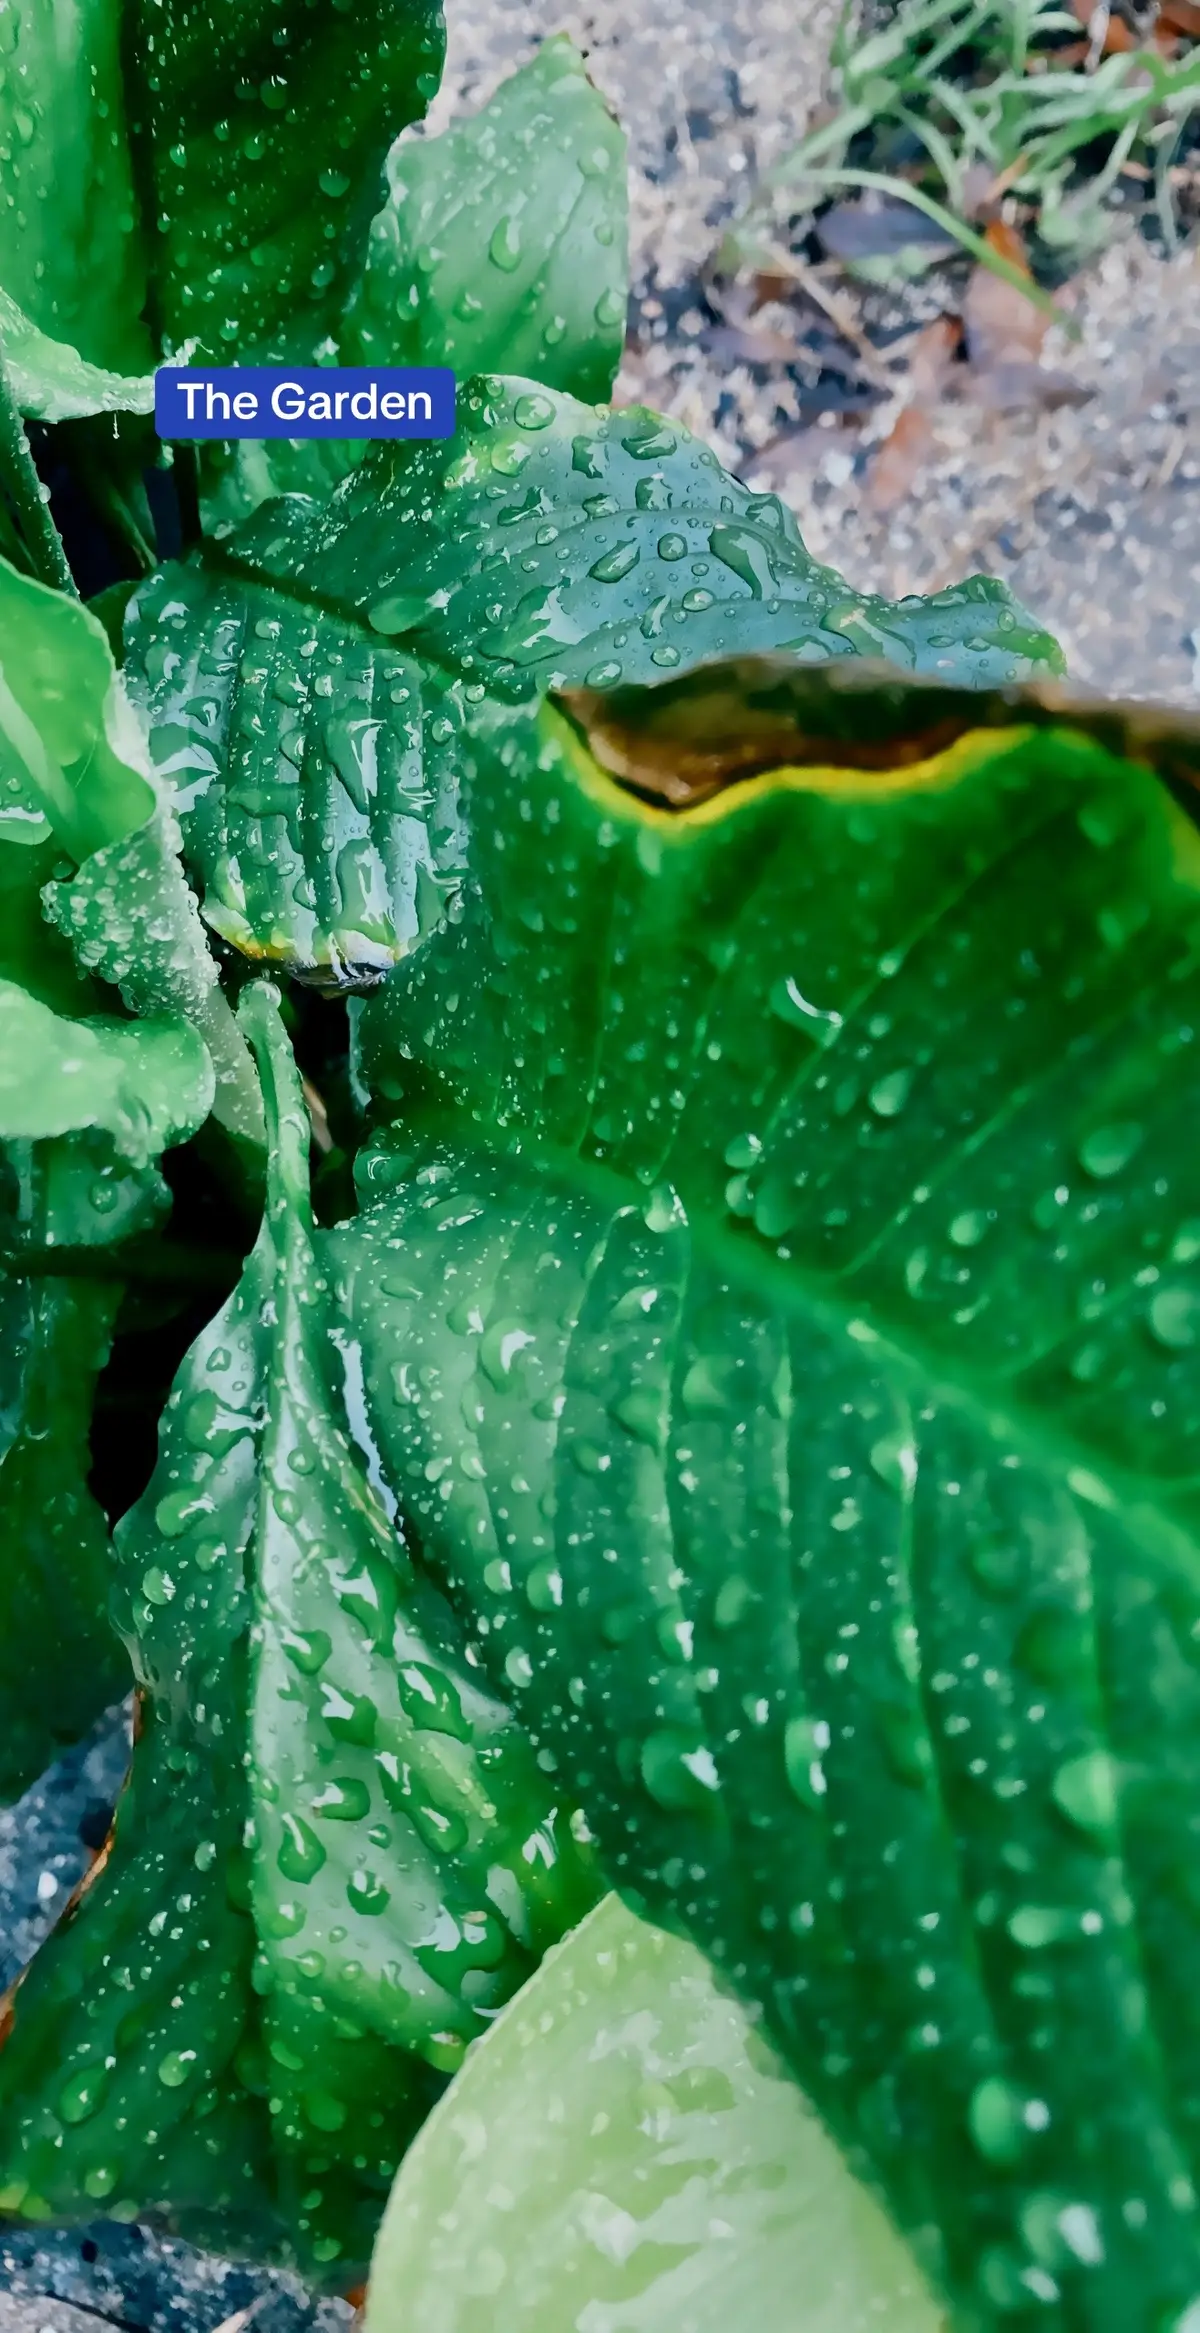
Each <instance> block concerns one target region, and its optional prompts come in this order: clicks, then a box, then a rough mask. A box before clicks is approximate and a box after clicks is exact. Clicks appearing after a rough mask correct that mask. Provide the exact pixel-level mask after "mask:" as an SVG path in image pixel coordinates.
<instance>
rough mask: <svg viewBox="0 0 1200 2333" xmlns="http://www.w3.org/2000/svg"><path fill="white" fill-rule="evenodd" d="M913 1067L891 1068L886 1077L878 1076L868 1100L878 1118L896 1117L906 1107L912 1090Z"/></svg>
mask: <svg viewBox="0 0 1200 2333" xmlns="http://www.w3.org/2000/svg"><path fill="white" fill-rule="evenodd" d="M912 1082H913V1073H912V1071H911V1069H891V1070H889V1071H888V1073H887V1076H886V1077H880V1078H877V1079H876V1081H875V1084H874V1085H873V1086H872V1087H871V1090H870V1092H869V1094H868V1095H867V1100H868V1101H869V1103H870V1105H871V1108H872V1109H873V1110H874V1112H875V1115H876V1117H877V1118H894V1117H895V1116H896V1115H897V1113H898V1112H899V1111H900V1110H902V1109H903V1108H904V1105H905V1103H906V1101H907V1100H908V1097H909V1095H910V1093H911V1092H912Z"/></svg>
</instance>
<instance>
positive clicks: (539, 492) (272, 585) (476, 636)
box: [126, 382, 1061, 984]
mask: <svg viewBox="0 0 1200 2333" xmlns="http://www.w3.org/2000/svg"><path fill="white" fill-rule="evenodd" d="M460 416H461V419H462V422H463V432H462V435H460V437H458V438H456V439H455V440H454V441H452V442H451V443H449V444H437V443H429V444H423V445H400V446H396V445H392V446H386V447H381V448H379V449H377V450H376V451H375V452H374V453H373V454H372V456H371V457H370V459H369V460H368V461H367V462H366V463H365V464H364V465H363V466H362V467H361V468H360V469H359V470H357V471H356V472H355V473H354V474H353V476H352V477H351V478H349V479H347V480H346V482H345V483H344V485H343V486H342V487H341V488H340V489H339V490H338V492H337V493H336V494H335V496H334V497H333V500H332V502H331V503H330V504H329V506H328V508H327V509H325V510H322V509H320V508H319V507H317V506H316V505H315V504H314V503H312V502H310V501H307V500H305V499H303V498H301V497H299V496H296V497H293V498H290V499H281V500H279V501H278V502H274V503H270V504H268V505H266V507H264V508H263V509H262V510H261V511H260V512H258V513H257V514H256V516H255V517H254V518H253V519H252V520H250V521H249V522H248V523H247V524H246V525H245V526H244V527H242V528H241V529H240V530H239V531H238V532H236V533H235V534H233V535H231V536H229V537H227V538H226V539H225V540H224V541H223V542H222V543H221V544H220V545H219V546H217V545H210V546H208V547H207V548H206V549H204V550H202V551H201V552H200V553H199V554H197V556H196V557H195V558H194V559H193V560H191V561H190V562H189V563H188V565H187V566H186V568H183V569H180V568H176V567H172V568H169V569H167V570H166V571H165V572H164V574H163V575H162V576H161V577H156V578H152V579H151V581H150V582H149V583H148V584H146V585H145V586H144V587H143V589H142V590H141V592H140V593H139V594H138V596H137V598H136V599H135V601H134V602H133V604H132V607H131V611H130V616H129V620H128V627H127V639H128V655H127V663H126V676H127V679H128V682H129V686H130V688H131V691H132V692H133V694H134V696H135V699H136V701H137V702H138V703H139V704H140V705H142V706H143V707H144V708H145V710H146V712H147V714H148V716H149V719H150V723H151V742H152V750H153V752H154V755H155V758H156V761H157V763H158V766H159V768H160V770H161V771H162V772H163V773H164V774H165V775H169V776H171V777H172V778H173V780H174V783H175V789H176V792H175V799H176V804H177V807H178V811H179V816H180V821H181V825H182V829H183V837H184V848H185V852H186V855H187V861H188V865H189V868H190V870H191V872H192V875H193V878H194V880H195V882H196V884H197V887H198V888H199V890H200V892H201V896H202V898H203V902H204V912H205V915H206V917H207V919H208V921H209V923H210V924H211V925H212V926H213V927H214V929H216V930H217V931H219V932H220V933H221V934H222V935H223V936H224V937H225V938H227V939H229V940H231V941H232V942H233V944H234V945H235V946H236V947H238V948H240V949H242V950H243V952H244V953H246V954H248V955H251V956H263V955H265V956H270V957H274V958H276V959H278V960H279V961H282V962H284V963H287V964H289V965H291V966H293V967H295V968H296V969H298V970H300V971H302V972H303V973H305V974H306V975H312V974H314V973H315V974H316V975H317V976H318V977H320V978H324V979H327V980H328V981H329V982H330V984H333V983H334V982H335V981H336V980H337V978H338V977H339V970H340V968H342V967H344V968H345V972H346V976H347V977H348V978H350V979H351V980H358V981H359V982H361V981H363V980H364V979H366V980H368V981H369V980H370V979H371V978H372V977H373V976H377V975H378V973H379V971H380V970H381V969H384V968H385V967H386V965H387V964H388V962H389V961H390V960H394V959H397V958H399V957H401V956H403V955H404V954H405V953H406V952H407V949H408V948H409V946H410V945H411V943H412V941H413V939H414V938H418V937H420V936H421V935H422V934H423V933H424V932H425V931H426V930H427V929H428V928H429V927H430V924H431V923H432V922H434V921H435V920H436V918H437V916H438V914H439V912H440V904H441V901H440V894H441V892H442V891H443V890H447V889H448V890H451V891H452V890H453V888H454V885H455V881H456V878H457V875H458V873H459V871H460V869H461V864H462V850H463V843H462V836H461V833H460V831H459V825H458V818H457V809H456V804H457V786H458V761H459V756H460V749H459V746H458V745H457V743H456V742H455V738H456V732H457V730H458V729H459V728H460V726H461V722H462V719H463V716H464V714H466V715H467V717H468V718H472V717H477V716H476V715H475V714H474V711H473V708H475V707H477V706H478V704H479V701H480V699H481V698H482V697H483V696H484V695H485V694H486V692H487V691H488V690H495V691H497V692H500V693H504V694H507V695H516V696H521V695H530V694H532V693H534V692H535V691H539V690H544V689H547V688H550V687H564V686H567V685H577V684H579V683H582V682H584V681H586V682H587V683H588V684H589V685H590V686H593V687H603V688H606V689H609V688H612V687H613V686H615V684H616V683H617V682H618V681H619V680H620V678H621V677H622V676H624V677H625V678H626V679H641V678H647V677H649V678H656V677H657V678H661V677H663V676H664V675H665V674H666V672H667V671H668V670H670V669H672V668H679V669H683V668H685V667H687V666H690V665H692V664H694V663H695V662H697V661H698V660H700V659H702V658H704V657H706V656H711V655H712V654H714V653H715V652H716V650H717V649H718V648H724V649H737V650H739V651H742V650H749V649H751V648H753V647H755V646H761V645H763V644H765V643H778V642H780V641H782V642H785V643H788V644H792V645H798V647H799V650H800V652H802V653H803V654H804V655H805V656H807V657H811V658H813V659H817V660H820V659H825V658H836V657H840V658H849V657H854V656H857V655H862V654H864V653H870V652H877V651H878V650H879V649H880V647H882V646H886V647H887V648H888V649H889V651H890V652H891V653H892V655H893V657H894V658H895V660H896V661H897V662H899V663H902V664H903V663H908V664H910V665H911V666H913V667H914V668H915V669H916V670H918V671H933V672H941V671H943V670H945V671H947V672H949V673H952V674H953V675H955V676H956V677H958V678H959V679H961V680H964V681H966V682H968V683H971V684H975V683H979V682H982V681H984V680H988V679H991V680H1005V681H1007V680H1009V679H1012V678H1014V677H1016V676H1018V675H1020V674H1021V673H1023V672H1025V671H1027V670H1028V669H1029V668H1030V666H1031V665H1034V664H1037V663H1039V662H1041V663H1044V664H1046V665H1048V666H1050V667H1051V668H1052V669H1057V667H1058V665H1059V663H1060V662H1061V658H1060V656H1059V652H1058V650H1057V648H1056V647H1055V644H1054V642H1053V641H1052V640H1051V639H1050V638H1049V636H1048V635H1047V634H1046V633H1044V632H1041V631H1038V630H1037V629H1036V628H1035V627H1034V626H1033V624H1032V622H1031V620H1030V619H1029V618H1027V617H1025V616H1024V615H1023V614H1022V611H1021V610H1020V609H1019V608H1018V607H1017V606H1016V603H1015V602H1014V601H1013V600H1012V599H1011V598H1010V596H1009V594H1008V592H1007V590H1006V588H1005V586H1004V585H1003V584H1000V583H994V582H992V581H990V580H989V579H987V578H985V577H982V576H976V577H973V578H972V579H971V580H970V581H969V582H968V583H966V584H963V585H961V586H959V587H958V588H957V589H955V590H953V591H945V592H939V593H937V594H935V595H934V597H933V598H931V599H929V600H921V599H907V600H901V601H898V602H895V603H891V602H888V601H886V600H880V599H872V598H869V597H863V596H860V595H859V594H857V593H854V592H851V591H850V590H849V588H848V586H847V585H846V584H845V583H844V582H843V581H842V579H841V577H840V576H837V575H835V574H834V573H833V570H832V569H830V568H825V567H819V566H818V565H817V564H816V562H815V561H814V560H812V559H810V558H809V556H808V553H807V552H806V550H805V549H804V546H803V544H802V542H801V540H800V537H799V535H798V534H797V532H796V527H795V521H794V520H793V518H792V517H791V515H790V513H789V512H788V511H786V510H785V508H784V506H783V505H782V503H780V502H778V501H777V500H776V499H775V498H774V497H773V496H770V495H766V496H764V495H752V494H749V493H748V492H747V490H746V489H745V487H743V486H740V485H739V484H738V483H737V481H736V480H735V479H733V478H731V477H729V476H728V475H727V473H726V472H725V471H723V470H722V469H721V468H720V466H719V464H718V463H717V460H716V456H715V455H714V454H712V453H710V451H709V450H708V448H707V447H706V446H702V445H700V444H699V443H698V442H697V440H696V439H694V438H691V437H689V436H688V434H687V432H686V431H683V430H680V429H679V427H678V425H677V424H675V423H667V422H664V421H662V420H660V419H659V418H658V417H657V416H655V415H653V414H649V413H646V412H644V411H643V410H642V409H641V408H630V409H627V410H622V411H620V412H618V413H613V414H611V415H607V414H601V415H599V416H597V414H596V413H595V412H594V411H593V410H592V409H591V408H589V407H586V406H583V405H580V404H577V403H576V402H575V400H574V399H573V398H570V397H562V396H555V395H553V394H552V393H551V392H550V391H549V390H543V389H540V388H537V387H536V386H534V385H531V384H523V383H521V382H511V383H508V384H500V383H497V382H490V383H488V382H484V383H479V382H476V383H475V384H474V385H473V386H472V387H471V388H470V389H468V390H467V391H466V392H465V393H464V395H463V396H462V397H461V398H460ZM539 578H543V579H546V580H539ZM460 684H461V685H460ZM422 705H423V706H424V708H425V711H424V718H423V721H421V725H420V729H418V720H419V716H420V712H421V707H422Z"/></svg>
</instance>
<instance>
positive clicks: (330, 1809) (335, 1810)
mask: <svg viewBox="0 0 1200 2333" xmlns="http://www.w3.org/2000/svg"><path fill="white" fill-rule="evenodd" d="M310 1804H311V1806H312V1811H313V1813H314V1814H315V1815H323V1816H324V1817H325V1819H326V1821H327V1822H334V1823H361V1822H362V1820H363V1818H364V1816H365V1815H368V1814H369V1813H370V1811H371V1793H370V1791H369V1790H368V1788H367V1786H366V1783H365V1782H360V1780H359V1778H358V1776H357V1775H356V1774H339V1775H337V1776H335V1777H334V1779H333V1780H331V1781H329V1782H327V1783H326V1784H325V1787H324V1789H323V1790H319V1791H318V1792H317V1794H316V1797H315V1798H313V1799H312V1800H311V1801H310ZM280 1861H281V1868H282V1857H281V1859H280ZM287 1876H288V1877H289V1878H292V1877H296V1878H299V1877H301V1876H304V1875H302V1874H300V1873H295V1874H293V1873H290V1872H289V1873H288V1875H287Z"/></svg>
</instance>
